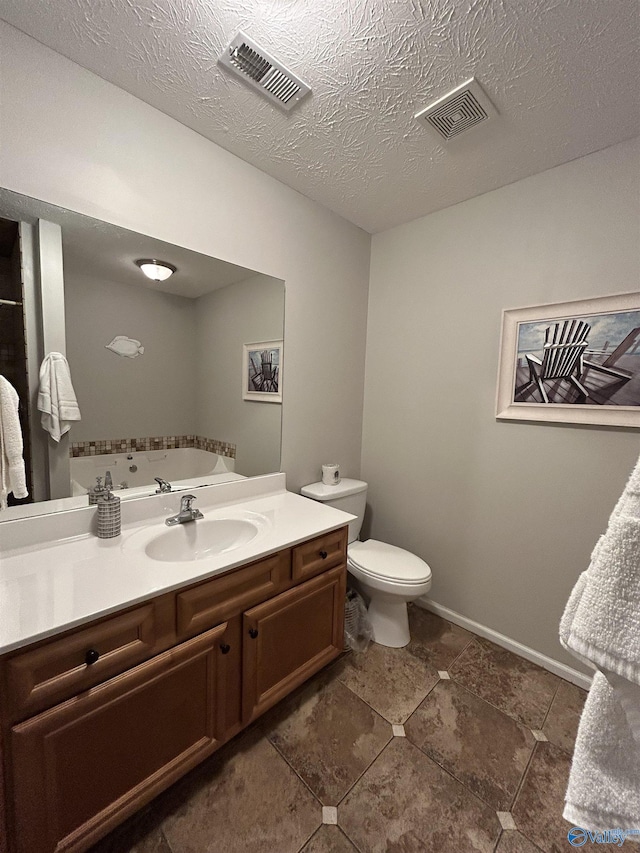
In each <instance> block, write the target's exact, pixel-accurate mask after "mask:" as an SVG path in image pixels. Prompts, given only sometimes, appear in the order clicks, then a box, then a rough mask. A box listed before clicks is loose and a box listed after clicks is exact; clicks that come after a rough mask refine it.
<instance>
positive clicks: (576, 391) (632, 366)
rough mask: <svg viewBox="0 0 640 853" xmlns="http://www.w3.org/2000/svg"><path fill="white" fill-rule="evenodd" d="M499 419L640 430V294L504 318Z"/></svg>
mask: <svg viewBox="0 0 640 853" xmlns="http://www.w3.org/2000/svg"><path fill="white" fill-rule="evenodd" d="M496 418H498V419H499V420H523V421H550V422H554V423H573V424H597V425H603V426H623V427H640V293H639V292H635V293H621V294H617V295H615V296H602V297H596V298H594V299H582V300H577V301H574V302H558V303H555V304H551V305H536V306H532V307H529V308H512V309H508V310H505V311H503V312H502V336H501V343H500V361H499V367H498V390H497V395H496Z"/></svg>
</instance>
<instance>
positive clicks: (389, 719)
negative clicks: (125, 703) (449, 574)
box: [91, 607, 618, 853]
mask: <svg viewBox="0 0 640 853" xmlns="http://www.w3.org/2000/svg"><path fill="white" fill-rule="evenodd" d="M410 616H411V636H412V641H411V643H410V644H409V645H408V646H407V647H406V648H404V649H387V648H384V647H382V646H377V645H371V646H370V647H369V649H368V651H367V652H366V653H365V654H363V655H357V654H349V655H346V656H345V657H343V658H342V659H341V660H339V661H337V662H336V663H334V664H333V665H332V666H330V667H329V668H328V669H326V670H325V671H324V672H322V673H320V674H319V675H317V676H316V677H315V678H313V679H312V680H311V681H310V682H308V683H307V684H306V685H304V686H303V687H301V688H300V689H299V690H298V691H296V692H295V693H294V694H293V695H292V696H290V697H289V698H287V699H286V700H284V702H282V703H281V704H280V705H279V706H277V707H276V708H274V709H272V710H271V711H270V712H269V713H268V714H266V715H265V717H263V718H262V719H261V720H260V721H258V722H257V723H255V724H254V725H253V726H252V727H251V728H250V729H249V730H247V731H246V732H245V733H243V734H242V735H240V736H238V737H237V738H235V739H234V740H233V741H231V742H230V743H229V744H227V745H226V746H225V747H223V749H221V750H220V751H219V752H217V753H216V754H215V755H213V756H212V757H211V758H210V759H208V760H207V761H206V762H205V763H204V764H202V765H201V766H200V767H198V768H197V769H196V770H194V771H193V772H192V773H190V774H189V775H188V776H187V777H185V778H184V779H183V780H181V781H180V782H178V783H177V784H176V785H174V786H173V787H172V788H171V789H170V790H169V791H167V792H166V793H164V794H162V795H161V796H159V797H158V798H157V799H156V800H154V802H153V803H151V804H150V805H149V806H148V807H147V808H146V809H144V810H143V811H142V812H141V813H140V814H138V815H136V816H135V817H134V818H132V819H131V820H130V821H128V822H127V823H126V824H124V825H123V826H122V827H120V828H119V829H117V830H115V832H113V833H112V834H111V835H110V836H108V837H107V838H105V839H104V840H103V841H102V842H100V843H99V844H98V845H96V846H95V847H94V848H93V849H92V851H91V853H247V851H250V853H422V852H423V851H425V853H427V851H433V853H474V851H481V853H541V851H542V852H543V853H546V852H547V851H548V853H562V851H563V852H564V853H568V851H569V850H572V849H573V848H572V847H571V845H570V844H569V842H568V840H567V831H568V829H570V824H568V823H566V822H565V821H564V820H563V819H562V816H561V812H562V806H563V801H564V790H565V786H566V781H567V777H568V772H569V764H570V760H571V751H572V748H573V742H574V739H575V733H576V729H577V725H578V720H579V717H580V711H581V708H582V704H583V702H584V699H585V695H586V694H585V693H584V691H582V690H580V689H578V688H577V687H575V686H573V685H572V684H569V683H567V682H565V681H562V680H561V679H560V678H558V677H556V676H555V675H552V674H550V673H548V672H546V670H543V669H540V668H539V667H537V666H534V665H533V664H531V663H529V662H528V661H526V660H524V659H523V658H520V657H518V656H516V655H514V654H512V653H511V652H508V651H505V650H504V649H501V648H499V647H498V646H495V645H493V644H492V643H490V642H488V641H487V640H483V639H481V638H479V637H476V636H475V635H473V634H470V633H469V632H468V631H465V630H463V629H462V628H459V627H457V626H456V625H452V624H450V623H449V622H446V621H445V620H444V619H441V618H439V617H438V616H435V615H433V614H431V613H427V612H426V611H424V610H420V609H419V608H417V607H412V608H411V610H410ZM604 849H608V846H607V847H605V845H599V846H598V850H604ZM615 849H618V848H615Z"/></svg>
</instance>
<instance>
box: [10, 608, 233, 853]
mask: <svg viewBox="0 0 640 853" xmlns="http://www.w3.org/2000/svg"><path fill="white" fill-rule="evenodd" d="M226 628H227V625H226V623H224V624H222V625H220V626H218V627H217V628H215V629H213V630H211V631H208V632H207V633H206V634H202V635H201V636H199V637H197V638H196V639H194V640H190V641H188V642H186V643H183V644H182V645H180V646H176V647H175V648H174V649H171V650H170V651H167V652H165V653H164V654H161V655H158V656H157V657H155V658H152V659H151V660H150V661H147V662H146V663H143V664H141V665H139V666H137V667H135V668H134V669H132V670H129V671H128V672H126V673H124V674H123V675H120V676H118V677H116V678H113V679H112V680H111V681H108V682H106V683H104V684H102V685H100V686H99V687H96V688H93V689H91V690H88V691H86V692H85V693H82V694H80V695H79V696H77V697H76V698H74V699H70V700H69V701H67V702H65V703H64V704H62V705H58V706H56V707H55V708H52V709H51V710H50V711H46V712H44V713H42V714H40V715H39V716H37V717H33V718H32V719H30V720H28V721H26V722H24V723H21V724H20V725H18V726H15V727H14V728H13V729H12V731H11V755H12V765H13V773H12V776H13V789H14V809H15V811H14V814H15V839H16V849H17V850H18V851H19V853H34V851H36V850H37V851H38V853H48V851H54V850H55V851H59V852H60V853H61V852H62V851H77V850H86V849H87V847H88V846H89V844H90V843H91V842H93V841H95V840H97V838H99V837H101V836H102V835H103V834H105V832H106V831H108V830H109V829H111V828H112V827H113V826H115V825H116V824H118V823H119V822H121V821H122V820H123V819H124V818H125V817H127V816H128V815H129V814H132V813H133V812H134V811H136V810H137V809H138V808H140V806H142V805H143V804H144V803H146V802H148V801H149V800H150V799H151V798H152V797H153V796H155V795H156V794H157V793H158V792H159V791H161V790H163V789H164V788H166V787H167V786H168V785H170V784H171V783H172V782H173V781H175V780H176V779H177V778H179V777H180V776H181V775H183V773H185V772H186V771H187V770H189V769H190V768H191V767H194V766H195V765H196V764H198V762H200V761H201V760H202V759H203V758H204V757H205V756H206V755H207V754H209V753H210V752H212V751H213V750H214V749H215V748H216V746H217V743H218V740H217V734H216V732H217V728H218V725H219V723H218V720H217V717H218V716H219V714H218V708H219V707H221V705H222V704H224V697H221V696H220V692H221V690H222V689H223V687H224V679H223V678H221V677H220V672H221V667H220V661H221V657H220V655H221V649H220V642H221V638H222V637H223V635H224V632H225V630H226Z"/></svg>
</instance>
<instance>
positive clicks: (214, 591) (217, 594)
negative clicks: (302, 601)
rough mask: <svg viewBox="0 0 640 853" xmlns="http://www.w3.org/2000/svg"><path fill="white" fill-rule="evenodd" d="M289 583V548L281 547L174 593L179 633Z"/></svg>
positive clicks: (201, 627)
mask: <svg viewBox="0 0 640 853" xmlns="http://www.w3.org/2000/svg"><path fill="white" fill-rule="evenodd" d="M290 584H291V551H289V550H287V551H280V552H279V553H278V554H274V555H273V556H272V557H267V559H266V560H260V561H259V562H257V563H252V564H250V565H248V566H244V567H243V568H241V569H236V570H235V571H233V572H228V573H227V574H224V575H222V576H221V577H217V578H212V579H211V580H208V581H204V583H201V584H198V585H197V586H194V587H191V589H187V590H185V592H179V593H178V594H177V596H176V604H177V619H178V622H177V627H178V637H179V638H180V639H185V638H186V637H193V636H194V635H195V634H199V633H200V632H201V631H206V630H208V629H209V628H213V626H214V625H217V624H219V623H220V622H225V621H226V620H228V619H231V618H232V617H233V616H235V615H237V614H238V613H240V612H242V611H243V610H244V609H245V608H247V607H253V606H254V605H255V604H260V602H261V601H264V600H265V599H267V598H271V596H273V595H276V594H277V593H278V592H281V591H282V590H283V589H286V588H287V587H288V586H290Z"/></svg>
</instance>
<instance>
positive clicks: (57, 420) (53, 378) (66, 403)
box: [38, 352, 80, 441]
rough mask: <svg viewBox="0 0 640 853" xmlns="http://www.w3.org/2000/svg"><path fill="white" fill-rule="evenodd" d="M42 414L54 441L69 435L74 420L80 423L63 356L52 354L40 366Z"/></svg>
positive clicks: (67, 368) (39, 407)
mask: <svg viewBox="0 0 640 853" xmlns="http://www.w3.org/2000/svg"><path fill="white" fill-rule="evenodd" d="M38 411H40V412H42V428H43V429H46V431H47V432H48V433H49V435H50V436H51V438H52V439H53V440H54V441H60V438H61V436H63V435H64V434H65V432H69V430H70V429H71V424H70V423H69V422H70V421H79V420H80V409H79V408H78V401H77V400H76V393H75V391H74V390H73V385H72V384H71V374H70V372H69V364H68V362H67V359H66V358H65V357H64V356H63V355H62V353H59V352H50V353H49V355H47V356H46V357H45V358H44V360H43V362H42V364H41V366H40V390H39V392H38Z"/></svg>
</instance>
